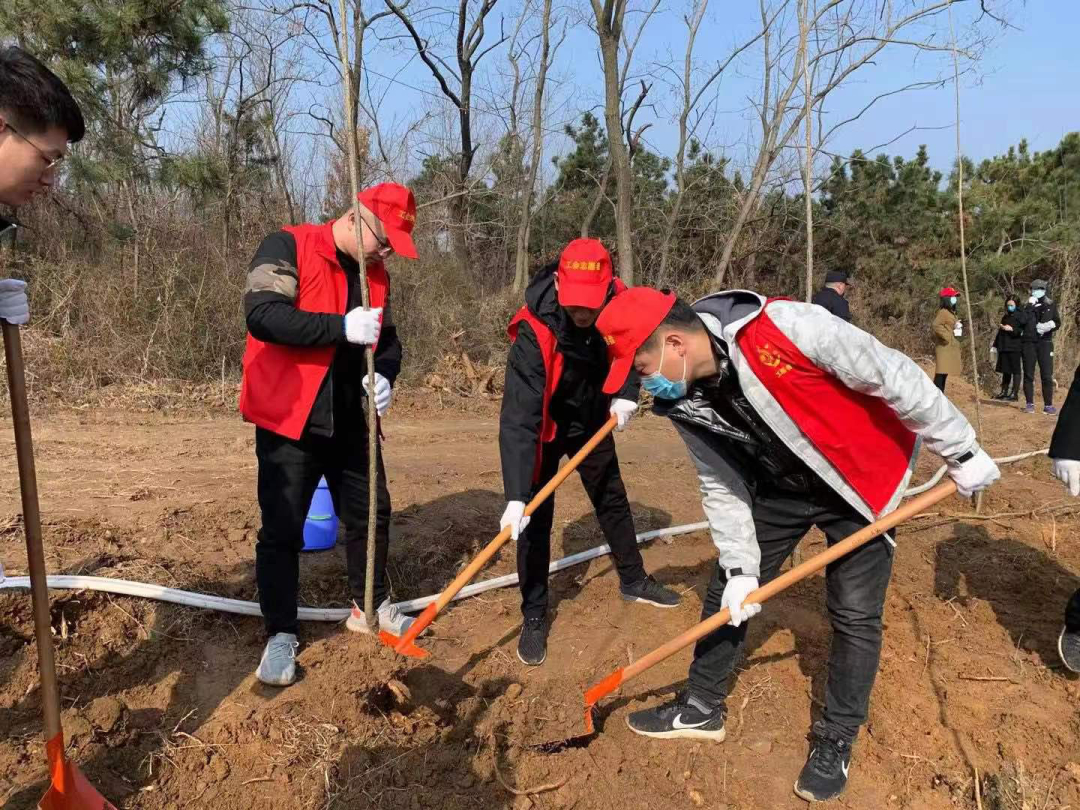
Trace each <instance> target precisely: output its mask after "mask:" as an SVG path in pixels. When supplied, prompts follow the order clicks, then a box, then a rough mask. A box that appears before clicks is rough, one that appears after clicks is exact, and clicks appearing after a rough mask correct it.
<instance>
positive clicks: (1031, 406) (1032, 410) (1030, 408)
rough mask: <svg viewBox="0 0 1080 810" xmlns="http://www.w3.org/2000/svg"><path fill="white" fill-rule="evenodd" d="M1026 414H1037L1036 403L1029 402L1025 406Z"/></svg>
mask: <svg viewBox="0 0 1080 810" xmlns="http://www.w3.org/2000/svg"><path fill="white" fill-rule="evenodd" d="M1024 413H1035V403H1034V402H1029V403H1028V404H1027V405H1025V406H1024Z"/></svg>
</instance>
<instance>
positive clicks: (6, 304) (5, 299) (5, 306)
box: [0, 278, 30, 326]
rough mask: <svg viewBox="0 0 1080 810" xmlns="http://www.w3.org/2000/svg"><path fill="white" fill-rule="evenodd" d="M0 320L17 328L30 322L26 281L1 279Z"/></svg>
mask: <svg viewBox="0 0 1080 810" xmlns="http://www.w3.org/2000/svg"><path fill="white" fill-rule="evenodd" d="M0 318H3V319H4V320H5V321H7V322H8V323H10V324H13V325H15V326H20V325H22V324H24V323H28V322H29V321H30V302H29V301H28V300H27V298H26V282H25V281H20V280H19V279H17V278H0Z"/></svg>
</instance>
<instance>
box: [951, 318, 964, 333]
mask: <svg viewBox="0 0 1080 810" xmlns="http://www.w3.org/2000/svg"><path fill="white" fill-rule="evenodd" d="M952 333H953V335H955V336H956V337H963V336H964V322H963V321H960V320H958V321H957V322H956V323H955V324H954V325H953V328H952Z"/></svg>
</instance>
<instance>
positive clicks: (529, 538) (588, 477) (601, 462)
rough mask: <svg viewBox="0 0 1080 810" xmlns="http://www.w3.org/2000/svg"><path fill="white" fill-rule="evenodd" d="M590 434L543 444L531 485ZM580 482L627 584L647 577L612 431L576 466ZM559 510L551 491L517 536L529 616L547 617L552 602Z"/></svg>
mask: <svg viewBox="0 0 1080 810" xmlns="http://www.w3.org/2000/svg"><path fill="white" fill-rule="evenodd" d="M589 438H590V437H588V436H579V437H572V438H563V437H559V436H556V438H555V440H554V441H552V442H549V443H547V444H545V445H544V448H543V456H542V458H541V462H540V480H539V482H538V483H537V485H536V486H535V487H534V488H533V493H536V492H537V491H539V490H540V488H541V487H543V486H544V484H546V483H547V482H548V481H550V480H551V479H552V478H553V477H554V475H555V473H556V472H558V470H559V460H560V459H561V458H562V457H563V456H564V455H565V456H572V455H573V454H574V453H576V452H577V451H578V450H580V449H581V446H582V445H583V444H585V442H586V441H588V439H589ZM577 471H578V475H579V476H581V483H582V485H583V486H584V487H585V492H586V493H587V494H588V496H589V500H590V501H592V505H593V508H594V509H595V510H596V519H597V520H598V521H599V522H600V528H601V529H602V530H603V532H604V539H605V540H607V543H608V545H609V546H611V554H612V556H613V557H614V558H615V570H616V571H618V573H619V581H620V582H621V583H622V584H623V585H630V584H633V583H635V582H640V581H641V580H643V579H644V578H645V564H644V562H643V561H642V559H641V551H640V550H639V549H638V546H637V534H636V532H635V531H634V518H633V515H631V514H630V501H629V500H627V498H626V487H624V486H623V481H622V476H620V475H619V459H618V457H617V456H616V455H615V440H614V439H613V438H612V437H611V435H610V434H609V435H608V436H607V437H605V439H604V440H603V441H602V442H600V444H598V445H597V446H596V449H595V450H593V451H592V453H590V454H589V455H588V456H587V457H586V458H585V460H584V461H582V462H581V464H580V465H579V466H578V468H577ZM554 515H555V496H554V495H552V496H551V497H550V498H548V499H547V500H546V501H544V503H543V504H541V505H540V507H539V508H538V509H537V510H536V511H535V512H533V514H532V520H531V521H530V522H529V525H528V526H526V527H525V531H523V532H522V533H521V534H520V535H519V536H518V543H517V565H518V578H519V580H520V587H521V612H522V614H523V615H524V616H525V618H538V617H543V616H544V615H545V614H546V613H547V604H548V565H549V564H550V563H551V523H552V520H553V518H554Z"/></svg>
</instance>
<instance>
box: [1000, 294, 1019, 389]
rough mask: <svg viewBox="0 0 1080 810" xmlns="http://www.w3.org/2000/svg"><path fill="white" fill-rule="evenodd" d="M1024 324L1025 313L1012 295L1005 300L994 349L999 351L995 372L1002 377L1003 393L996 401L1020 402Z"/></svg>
mask: <svg viewBox="0 0 1080 810" xmlns="http://www.w3.org/2000/svg"><path fill="white" fill-rule="evenodd" d="M1024 324H1025V319H1024V315H1023V311H1022V310H1021V309H1020V308H1019V307H1018V306H1017V301H1016V298H1015V297H1014V296H1011V295H1010V296H1009V297H1008V298H1006V299H1005V312H1004V313H1003V314H1002V316H1001V325H1000V326H998V332H997V335H996V336H995V337H994V348H995V349H997V365H996V367H995V369H994V370H995V371H997V372H998V374H1000V375H1001V393H1000V394H998V395H997V396H996V397H994V399H1000V400H1006V401H1008V402H1017V401H1018V400H1019V392H1020V381H1021V379H1022V376H1021V364H1020V338H1021V337H1022V336H1023V334H1024Z"/></svg>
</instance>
